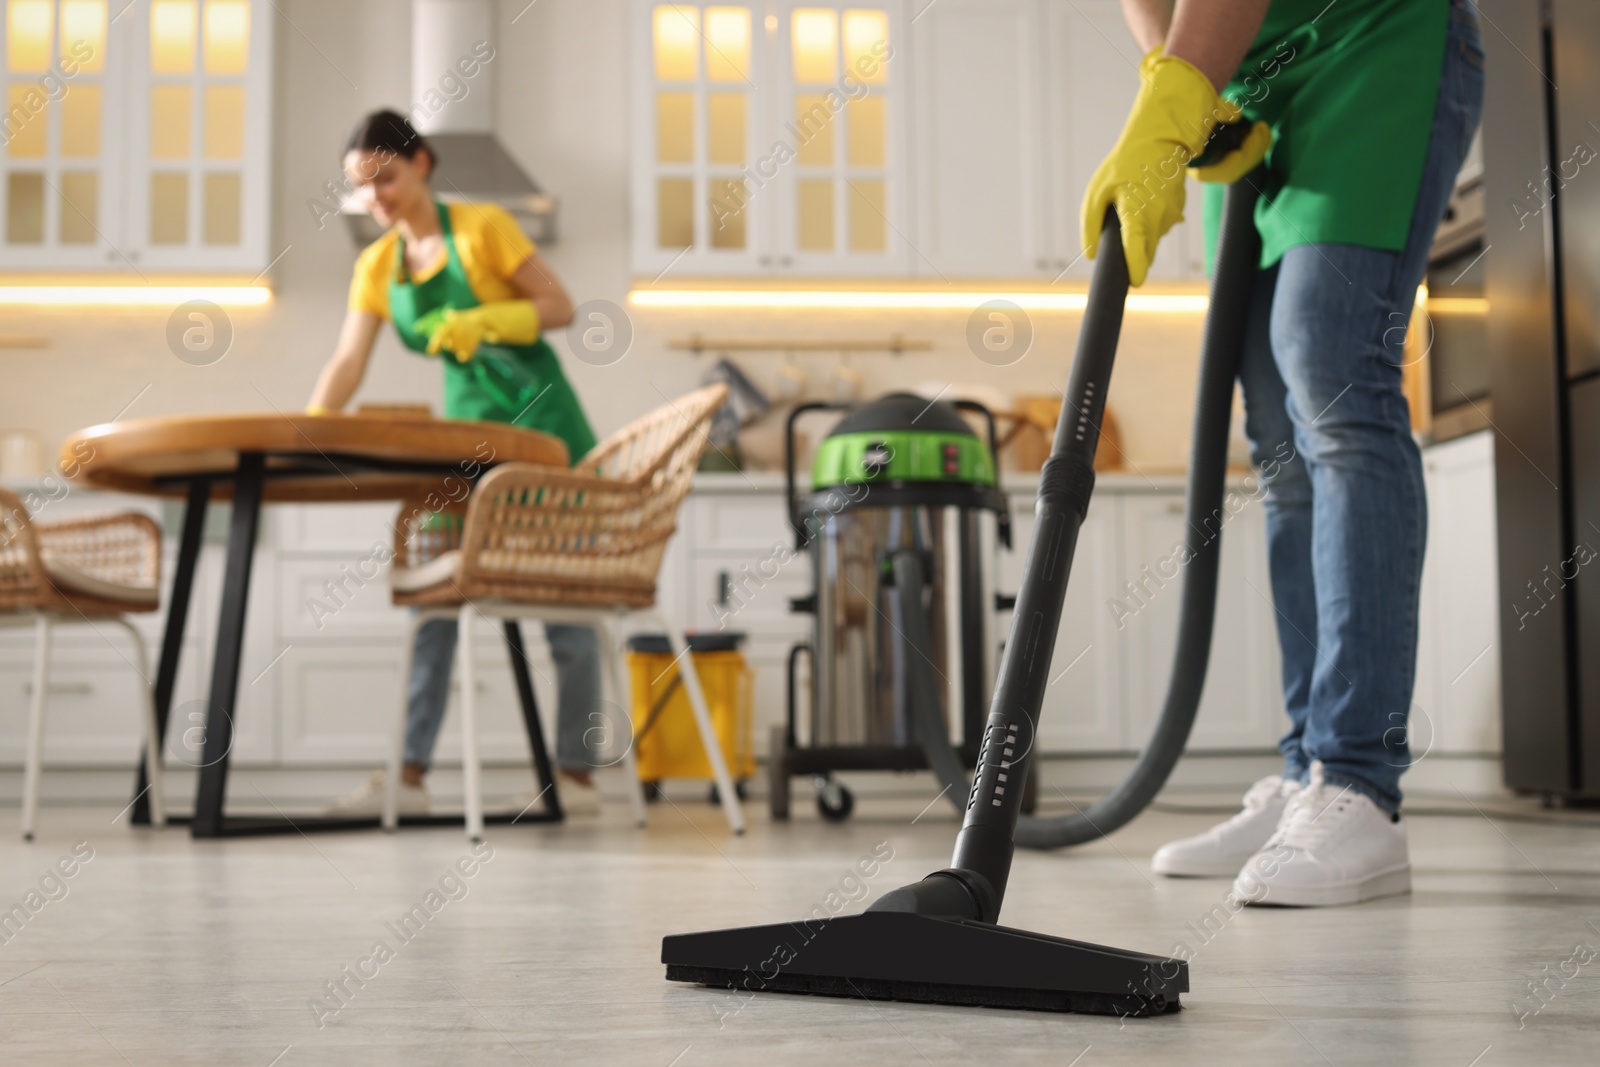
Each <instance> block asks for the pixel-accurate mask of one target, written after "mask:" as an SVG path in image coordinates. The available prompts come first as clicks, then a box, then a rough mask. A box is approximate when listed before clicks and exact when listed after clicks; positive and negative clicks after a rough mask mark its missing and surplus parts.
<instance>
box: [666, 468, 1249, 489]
mask: <svg viewBox="0 0 1600 1067" xmlns="http://www.w3.org/2000/svg"><path fill="white" fill-rule="evenodd" d="M1251 474H1252V472H1251V471H1249V470H1246V469H1244V468H1232V469H1230V470H1229V471H1228V483H1227V484H1228V486H1229V488H1242V489H1248V488H1250V486H1251V485H1253V484H1254V482H1253V481H1252V482H1250V483H1247V482H1246V479H1247V478H1249V477H1251ZM1187 477H1188V475H1187V473H1186V472H1184V471H1181V470H1174V469H1172V468H1170V467H1167V468H1159V469H1158V468H1147V469H1145V470H1143V471H1136V470H1132V469H1125V470H1114V471H1101V472H1100V473H1098V474H1096V475H1095V488H1096V489H1109V490H1112V491H1114V492H1119V493H1130V492H1131V493H1140V492H1146V493H1181V492H1183V490H1184V485H1185V479H1186V478H1187ZM783 481H784V479H783V472H782V471H700V472H699V473H697V474H696V475H695V476H694V490H695V492H697V493H782V492H783ZM1000 484H1001V486H1002V487H1003V488H1004V489H1005V491H1006V492H1007V493H1012V494H1031V493H1033V492H1035V491H1036V490H1037V489H1038V488H1039V473H1038V472H1037V471H1001V472H1000Z"/></svg>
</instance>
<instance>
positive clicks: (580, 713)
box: [307, 111, 600, 814]
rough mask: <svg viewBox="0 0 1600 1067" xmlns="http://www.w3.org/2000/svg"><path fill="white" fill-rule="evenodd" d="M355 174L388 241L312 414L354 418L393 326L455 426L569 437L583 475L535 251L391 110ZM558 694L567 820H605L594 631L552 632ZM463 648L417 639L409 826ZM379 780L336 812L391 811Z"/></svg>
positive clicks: (551, 292)
mask: <svg viewBox="0 0 1600 1067" xmlns="http://www.w3.org/2000/svg"><path fill="white" fill-rule="evenodd" d="M344 162H345V170H346V173H347V174H348V176H349V178H350V181H351V184H352V185H353V186H354V187H355V189H356V191H357V194H358V195H359V196H360V197H362V198H363V200H364V201H365V204H366V206H367V208H368V210H369V211H371V213H372V215H373V217H374V218H375V219H377V220H378V221H379V222H381V223H383V224H384V225H386V226H388V227H389V229H388V232H387V233H385V234H384V236H383V237H381V238H379V239H378V240H377V241H375V242H373V244H372V245H370V246H368V247H367V248H366V249H365V250H364V251H363V252H362V253H361V256H360V257H359V259H358V260H357V262H356V268H355V272H354V278H353V279H352V283H351V290H350V305H349V311H348V312H347V314H346V317H345V324H344V328H343V330H342V331H341V334H340V338H339V344H338V348H337V349H336V351H335V353H334V356H333V358H332V359H331V360H330V361H329V362H328V365H327V366H326V367H325V368H324V370H323V373H322V376H321V378H320V380H319V381H318V383H317V388H316V391H315V392H314V393H313V395H312V399H311V404H310V406H309V407H308V409H307V410H308V411H310V412H312V413H326V412H329V411H336V410H339V409H340V408H342V407H343V406H344V405H345V403H347V402H348V400H349V398H350V396H351V395H352V394H353V393H354V392H355V390H356V388H357V386H359V385H360V382H361V379H362V377H363V376H364V374H365V371H366V366H367V362H368V360H369V358H370V355H371V352H372V347H373V344H374V342H375V341H376V339H377V335H378V331H379V329H380V327H381V325H382V323H383V321H384V320H385V319H388V320H389V321H391V322H393V323H394V327H395V332H396V333H397V334H398V335H399V337H400V340H401V342H402V343H404V344H405V346H406V347H407V348H408V349H410V350H411V351H413V352H416V353H419V354H421V355H424V356H431V357H439V358H440V362H441V363H442V365H443V368H444V414H445V417H446V418H452V419H476V420H485V421H490V422H504V423H511V424H514V425H517V426H522V427H526V428H528V429H531V430H538V431H541V432H543V433H548V434H551V435H553V436H556V437H559V438H560V439H561V440H562V441H564V442H565V443H566V446H567V452H568V456H569V458H570V459H571V461H572V462H576V461H577V460H579V459H581V458H582V457H583V456H584V455H585V454H586V453H587V452H588V451H589V450H590V449H591V448H593V447H594V444H595V436H594V432H593V430H591V429H590V427H589V420H588V419H587V418H586V417H585V416H584V413H583V408H582V406H581V405H580V404H579V403H578V398H577V396H576V394H574V392H573V390H572V386H571V385H570V384H568V382H567V379H566V376H565V375H564V374H563V373H562V370H561V365H560V362H559V361H558V359H557V357H556V354H555V353H554V352H553V351H552V350H551V348H550V346H549V345H548V344H546V343H545V341H544V340H543V338H542V337H541V336H540V330H541V327H543V326H561V325H565V324H566V323H567V322H569V321H571V317H572V305H571V302H570V300H569V299H568V298H567V295H566V292H565V290H563V289H562V287H561V285H560V283H559V282H558V281H556V279H555V275H554V273H553V272H552V271H550V269H549V267H548V266H547V265H546V264H544V262H543V261H542V260H541V259H540V258H539V256H538V253H537V250H535V249H534V247H533V245H532V243H531V242H529V241H528V239H527V237H526V236H524V235H523V234H522V232H521V230H520V229H519V228H518V227H517V225H516V223H515V222H514V221H513V220H512V219H511V217H510V215H508V214H507V213H506V212H505V211H503V210H502V209H500V208H498V207H495V206H493V205H488V204H448V205H447V204H443V203H439V202H437V201H436V200H435V199H434V196H433V193H432V190H431V189H430V188H429V185H428V176H429V174H430V173H431V172H432V169H433V165H434V155H433V150H432V148H431V147H430V146H429V145H428V144H427V143H426V142H425V141H424V140H423V139H422V137H421V136H420V135H419V134H418V133H417V132H416V130H415V129H413V128H412V127H411V124H410V123H409V122H408V121H407V120H406V119H405V117H404V116H401V115H399V114H397V113H395V112H392V111H380V112H376V113H374V114H373V115H370V116H368V117H367V118H366V119H365V120H364V121H363V122H362V123H361V124H360V125H359V126H358V127H357V128H356V130H355V131H354V132H353V133H352V134H351V137H350V142H349V144H348V145H347V147H346V151H345V160H344ZM545 635H546V637H547V639H548V641H549V644H550V649H551V653H552V656H553V658H554V660H555V666H556V673H557V684H558V689H559V711H558V716H557V736H556V763H557V765H558V767H559V768H560V770H561V773H562V775H563V778H564V779H565V780H566V781H565V783H564V787H563V798H562V808H563V810H565V811H567V812H568V813H572V814H583V813H585V812H592V811H595V810H598V806H599V793H598V791H597V790H595V788H594V786H593V782H592V778H591V775H590V771H591V770H592V768H593V767H594V761H593V755H592V753H591V750H590V747H589V744H588V741H587V736H588V734H589V732H590V730H591V729H592V728H593V726H594V723H593V721H592V718H593V717H594V716H595V715H597V714H599V713H600V711H599V701H600V662H599V644H598V640H597V638H596V636H595V634H594V632H593V631H592V630H591V629H589V628H588V627H586V626H561V625H554V624H551V625H546V627H545ZM456 637H457V627H456V621H455V620H454V619H433V620H429V621H428V622H426V623H424V624H423V625H422V626H421V627H420V628H419V630H418V633H417V641H416V647H415V649H414V652H413V667H412V676H411V680H410V685H409V689H408V694H407V723H406V740H405V756H404V761H405V762H404V767H403V769H402V773H401V783H400V786H401V787H400V790H399V794H400V802H401V809H400V810H401V812H402V814H412V813H418V814H420V813H422V812H425V811H426V810H427V809H428V803H429V801H428V794H427V791H426V789H425V787H424V785H423V779H424V776H425V775H426V773H427V770H428V766H429V763H430V761H431V758H432V754H433V747H434V742H435V740H436V739H437V737H438V732H439V726H440V723H441V722H442V721H443V718H444V712H445V705H446V702H447V700H448V696H449V688H450V671H451V667H452V665H453V663H454V657H455V646H456ZM383 795H384V776H383V772H381V771H379V772H377V773H376V774H374V775H373V776H372V777H371V778H370V779H369V780H368V781H367V783H366V784H365V785H364V786H363V787H362V788H361V789H360V790H357V791H356V792H355V793H353V794H351V795H350V796H349V797H347V798H346V799H345V800H344V801H342V802H341V803H340V804H339V805H338V806H337V810H338V811H340V812H343V813H349V814H373V813H376V812H377V811H379V810H380V809H381V805H382V801H383Z"/></svg>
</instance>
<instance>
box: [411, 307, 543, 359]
mask: <svg viewBox="0 0 1600 1067" xmlns="http://www.w3.org/2000/svg"><path fill="white" fill-rule="evenodd" d="M538 339H539V311H538V309H537V308H535V307H534V306H533V301H531V300H499V301H496V302H494V303H492V304H479V305H478V306H477V307H475V308H467V309H466V310H465V311H447V312H445V315H444V321H443V322H441V323H440V324H439V327H438V329H436V330H434V331H433V336H432V337H430V338H428V355H430V356H436V355H438V354H439V353H440V352H441V351H447V352H450V353H451V354H452V355H454V356H455V357H456V361H457V362H458V363H465V362H466V361H467V360H469V359H471V358H472V357H473V355H474V354H475V353H476V352H477V351H478V346H479V345H481V344H483V343H484V342H485V341H487V342H489V343H490V344H492V345H531V344H533V342H535V341H537V340H538Z"/></svg>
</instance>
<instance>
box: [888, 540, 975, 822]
mask: <svg viewBox="0 0 1600 1067" xmlns="http://www.w3.org/2000/svg"><path fill="white" fill-rule="evenodd" d="M889 564H890V568H891V570H892V571H893V575H894V590H895V597H896V598H897V599H898V601H899V604H900V610H899V612H898V615H899V620H898V622H899V628H900V639H901V653H900V656H901V663H902V665H903V671H904V677H905V682H906V689H905V692H906V700H907V702H908V703H909V704H910V705H911V708H910V714H909V716H908V718H910V720H911V725H912V728H913V729H914V730H915V731H916V736H917V743H918V744H920V745H921V746H922V751H923V754H924V755H925V756H926V757H927V759H928V766H929V767H930V768H932V770H933V773H934V776H935V777H936V778H938V779H939V781H940V782H941V783H943V785H944V795H945V796H946V797H947V798H948V799H949V801H950V803H951V804H952V805H953V806H954V807H955V809H956V813H957V814H961V813H963V812H965V811H966V807H967V765H966V762H965V761H964V760H962V758H961V756H960V754H958V753H957V752H956V750H955V748H954V747H952V746H951V744H950V733H949V727H948V726H947V725H946V724H945V719H944V714H943V711H942V703H941V701H940V700H939V687H938V686H937V685H936V684H935V682H934V679H933V674H934V670H935V668H934V664H933V632H932V627H930V626H929V624H928V609H927V608H926V607H925V606H924V605H923V590H924V588H925V587H926V582H925V580H924V573H923V571H924V568H925V567H926V566H927V564H926V557H925V554H924V553H923V552H922V551H920V550H918V549H915V548H901V549H898V550H896V551H895V552H894V554H893V555H892V556H890V559H889Z"/></svg>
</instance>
